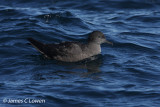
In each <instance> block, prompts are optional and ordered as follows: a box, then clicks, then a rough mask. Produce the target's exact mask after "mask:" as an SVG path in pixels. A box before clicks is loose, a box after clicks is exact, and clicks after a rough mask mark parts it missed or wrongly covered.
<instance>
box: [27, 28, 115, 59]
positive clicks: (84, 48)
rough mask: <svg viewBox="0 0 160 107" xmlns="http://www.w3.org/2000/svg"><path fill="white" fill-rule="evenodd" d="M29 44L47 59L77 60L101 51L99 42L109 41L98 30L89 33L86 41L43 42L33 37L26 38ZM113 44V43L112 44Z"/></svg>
mask: <svg viewBox="0 0 160 107" xmlns="http://www.w3.org/2000/svg"><path fill="white" fill-rule="evenodd" d="M28 41H29V42H30V44H31V45H32V46H33V47H35V48H36V49H37V50H38V51H39V52H40V53H42V54H44V55H45V57H47V58H49V59H55V60H59V61H64V62H77V61H81V60H83V59H86V58H89V57H91V56H94V55H98V54H100V53H101V46H100V45H101V44H102V43H108V44H112V43H111V42H109V41H107V40H106V37H105V36H104V34H103V33H102V32H100V31H93V32H92V33H90V34H89V37H88V43H86V44H83V43H79V42H62V43H60V44H43V43H41V42H39V41H37V40H34V39H33V38H28ZM112 45H113V44H112Z"/></svg>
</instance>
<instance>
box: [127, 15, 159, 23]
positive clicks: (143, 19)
mask: <svg viewBox="0 0 160 107" xmlns="http://www.w3.org/2000/svg"><path fill="white" fill-rule="evenodd" d="M126 20H127V21H141V22H145V23H157V22H159V21H160V17H156V16H152V17H151V16H146V15H137V16H131V17H129V18H127V19H126Z"/></svg>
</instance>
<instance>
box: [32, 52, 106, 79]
mask: <svg viewBox="0 0 160 107" xmlns="http://www.w3.org/2000/svg"><path fill="white" fill-rule="evenodd" d="M102 57H103V56H102V55H101V54H100V55H97V56H93V57H91V58H89V59H86V60H83V61H80V62H76V63H66V62H60V61H53V62H52V61H51V63H50V62H48V61H47V60H46V61H44V62H43V63H41V64H43V65H47V64H56V65H57V66H58V67H57V68H54V69H55V70H54V71H53V70H52V69H51V71H47V72H45V71H42V72H37V73H34V75H33V78H34V79H36V80H39V79H40V80H44V79H49V78H50V79H51V78H53V79H55V78H61V79H63V78H67V76H68V74H69V75H74V76H79V77H82V78H91V79H96V80H100V77H99V73H100V72H101V70H100V67H101V66H102V62H103V58H102ZM40 60H42V58H41V59H40Z"/></svg>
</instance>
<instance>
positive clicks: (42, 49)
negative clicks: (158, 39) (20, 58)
mask: <svg viewBox="0 0 160 107" xmlns="http://www.w3.org/2000/svg"><path fill="white" fill-rule="evenodd" d="M27 40H28V41H29V42H30V44H31V45H32V46H33V47H35V48H36V49H37V50H38V51H39V52H40V53H42V54H45V44H43V43H41V42H39V41H37V40H35V39H33V38H27Z"/></svg>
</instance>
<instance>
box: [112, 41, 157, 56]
mask: <svg viewBox="0 0 160 107" xmlns="http://www.w3.org/2000/svg"><path fill="white" fill-rule="evenodd" d="M114 44H115V45H114V47H115V48H126V49H129V50H130V49H131V50H132V51H134V52H135V51H141V52H145V53H146V52H147V53H150V54H153V53H156V54H157V51H156V50H155V49H152V48H149V47H145V46H141V45H138V44H135V43H114Z"/></svg>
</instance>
